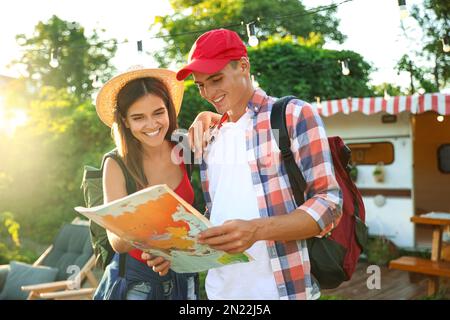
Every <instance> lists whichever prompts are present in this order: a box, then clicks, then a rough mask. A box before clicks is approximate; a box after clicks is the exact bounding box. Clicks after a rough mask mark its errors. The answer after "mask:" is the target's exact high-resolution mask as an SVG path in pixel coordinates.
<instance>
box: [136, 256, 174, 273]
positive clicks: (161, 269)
mask: <svg viewBox="0 0 450 320" xmlns="http://www.w3.org/2000/svg"><path fill="white" fill-rule="evenodd" d="M141 259H143V260H146V261H147V265H148V266H149V267H150V268H152V269H153V271H155V272H158V273H159V275H160V276H165V275H166V274H167V273H168V272H169V269H170V261H168V260H166V259H164V258H163V257H157V256H153V255H151V254H150V253H146V252H143V253H142V255H141Z"/></svg>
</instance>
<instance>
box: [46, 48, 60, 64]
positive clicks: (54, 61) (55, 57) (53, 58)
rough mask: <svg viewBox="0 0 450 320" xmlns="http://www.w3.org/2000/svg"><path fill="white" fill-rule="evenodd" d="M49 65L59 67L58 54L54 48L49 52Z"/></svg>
mask: <svg viewBox="0 0 450 320" xmlns="http://www.w3.org/2000/svg"><path fill="white" fill-rule="evenodd" d="M48 64H49V65H50V67H52V68H58V67H59V61H58V54H57V52H56V49H55V50H53V51H52V52H51V53H50V62H49V63H48Z"/></svg>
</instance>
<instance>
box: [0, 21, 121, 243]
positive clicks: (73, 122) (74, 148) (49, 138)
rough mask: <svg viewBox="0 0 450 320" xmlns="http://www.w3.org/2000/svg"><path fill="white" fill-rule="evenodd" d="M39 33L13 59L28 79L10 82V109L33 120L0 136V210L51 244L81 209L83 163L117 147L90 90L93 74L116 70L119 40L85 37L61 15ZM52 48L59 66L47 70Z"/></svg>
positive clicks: (97, 160) (95, 160) (24, 231)
mask: <svg viewBox="0 0 450 320" xmlns="http://www.w3.org/2000/svg"><path fill="white" fill-rule="evenodd" d="M35 30H36V32H35V34H34V35H33V36H32V37H30V38H26V37H25V36H24V35H19V36H18V37H17V39H18V41H19V42H20V41H22V42H21V43H22V45H23V46H24V48H25V51H24V53H23V55H22V57H21V59H19V60H18V61H15V62H13V63H23V64H25V67H26V70H27V73H28V76H29V77H27V78H23V79H18V80H17V81H11V82H10V83H9V84H8V86H7V88H6V93H5V94H4V96H5V97H6V100H5V106H7V107H8V109H13V107H16V106H25V107H24V108H23V109H26V111H27V114H28V123H27V124H26V125H25V126H22V127H20V128H17V130H16V132H15V134H14V135H12V136H7V135H5V134H3V133H2V132H0V150H2V157H1V158H0V203H2V208H0V209H1V211H4V210H7V211H10V212H14V214H15V217H16V219H17V221H18V222H19V223H20V226H21V232H22V235H23V236H24V237H25V238H29V239H33V240H34V241H36V242H38V243H48V242H50V241H51V239H52V238H53V237H54V235H55V234H56V232H57V231H58V230H59V229H60V227H61V225H62V224H63V223H65V222H69V221H71V220H73V218H74V217H75V211H74V210H73V208H74V206H78V205H82V204H83V196H82V192H81V190H80V188H79V187H80V183H81V179H82V173H83V166H84V165H86V164H89V165H94V166H98V165H99V164H100V162H101V158H102V155H103V154H104V153H105V152H106V151H108V150H111V149H112V148H113V141H112V139H111V137H110V131H109V129H108V128H107V127H106V126H105V125H104V124H103V123H102V122H101V121H100V120H99V119H98V117H97V114H96V111H95V106H94V105H93V103H92V101H91V93H92V92H93V87H92V78H93V76H94V75H96V74H98V75H99V80H106V79H109V78H110V76H111V73H112V72H113V70H114V68H113V67H112V65H111V64H110V61H109V60H110V58H111V57H112V55H113V54H114V52H115V50H116V49H115V48H116V41H115V40H107V41H102V40H100V38H99V36H98V34H97V32H96V31H94V33H93V35H92V36H90V37H86V36H85V33H84V28H83V27H82V26H80V25H78V24H77V23H70V22H67V21H63V20H61V19H59V18H58V17H56V16H53V17H52V18H51V19H50V20H49V21H48V22H47V23H43V22H39V23H38V24H37V26H36V28H35ZM54 48H59V50H58V53H57V55H56V58H57V59H58V61H59V66H58V67H57V68H52V67H51V66H50V65H49V59H50V57H49V54H50V53H51V52H53V49H54ZM30 84H31V88H32V89H33V90H32V92H31V93H29V94H26V93H27V92H29V90H30ZM4 150H7V152H3V151H4Z"/></svg>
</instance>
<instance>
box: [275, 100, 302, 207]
mask: <svg viewBox="0 0 450 320" xmlns="http://www.w3.org/2000/svg"><path fill="white" fill-rule="evenodd" d="M292 99H296V97H294V96H286V97H283V98H280V99H278V100H277V101H276V102H275V103H274V104H273V106H272V111H271V113H270V126H271V128H272V133H273V135H274V137H275V138H276V137H278V147H279V148H280V151H281V157H282V160H283V163H284V166H285V167H286V172H287V175H288V178H289V183H290V184H291V189H292V192H293V194H294V199H295V202H296V203H297V206H300V205H302V204H303V203H304V202H305V196H304V193H305V190H306V181H305V178H304V177H303V175H302V173H301V171H300V169H299V168H298V166H297V164H296V163H295V159H294V155H293V153H292V151H291V139H290V137H289V133H288V130H287V126H286V107H287V105H288V104H289V101H291V100H292ZM276 130H277V131H278V132H277V131H276Z"/></svg>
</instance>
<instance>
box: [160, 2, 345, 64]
mask: <svg viewBox="0 0 450 320" xmlns="http://www.w3.org/2000/svg"><path fill="white" fill-rule="evenodd" d="M170 4H171V6H172V8H173V9H174V13H173V14H171V15H167V16H164V17H159V18H158V19H156V20H155V24H154V25H153V26H152V28H157V29H158V30H159V31H158V36H164V39H165V41H166V43H167V46H166V48H165V49H164V50H161V51H160V52H158V53H156V54H155V57H156V58H157V60H158V61H159V62H161V63H162V64H165V65H167V64H168V62H170V61H173V60H175V61H182V60H184V59H185V55H186V54H187V53H188V52H189V49H190V48H191V46H192V44H193V43H194V41H195V39H196V38H197V37H198V36H199V35H200V34H201V33H203V32H205V31H207V30H210V29H214V28H219V27H228V28H229V29H233V30H235V31H236V32H238V33H239V35H240V36H241V38H242V39H246V38H247V35H246V31H245V26H242V25H241V24H240V23H241V21H242V22H244V23H248V22H252V21H257V20H258V18H260V22H258V23H257V24H256V27H257V30H258V35H259V37H260V38H261V39H263V40H264V39H265V38H267V37H269V36H270V35H274V34H277V35H281V36H286V35H292V36H298V37H304V38H307V37H309V35H310V33H311V32H315V33H318V34H321V35H322V36H323V38H325V39H330V40H335V41H338V42H339V43H342V42H343V41H344V39H345V36H344V35H343V34H342V33H341V32H340V31H339V30H338V29H337V27H338V24H339V20H338V19H337V18H335V17H334V16H333V14H334V13H335V12H336V8H330V9H329V10H327V11H325V12H321V13H314V12H309V13H308V12H307V11H306V9H305V7H304V6H303V4H302V3H301V2H300V1H298V0H248V1H244V0H214V1H213V0H189V1H184V0H170ZM280 17H284V18H280ZM199 30H200V31H199ZM189 32H190V33H189Z"/></svg>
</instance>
